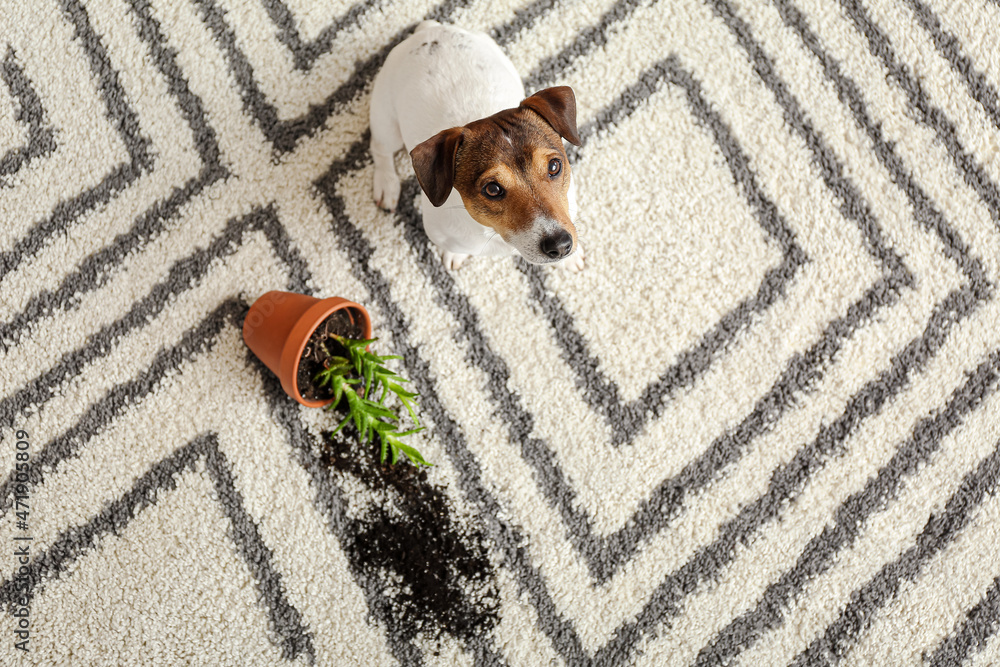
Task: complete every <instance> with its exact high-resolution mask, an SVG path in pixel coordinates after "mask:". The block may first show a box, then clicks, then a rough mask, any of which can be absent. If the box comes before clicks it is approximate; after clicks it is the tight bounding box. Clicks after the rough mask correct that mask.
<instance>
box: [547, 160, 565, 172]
mask: <svg viewBox="0 0 1000 667" xmlns="http://www.w3.org/2000/svg"><path fill="white" fill-rule="evenodd" d="M560 171H562V161H561V160H557V159H555V158H552V159H551V160H549V176H558V175H559V172H560Z"/></svg>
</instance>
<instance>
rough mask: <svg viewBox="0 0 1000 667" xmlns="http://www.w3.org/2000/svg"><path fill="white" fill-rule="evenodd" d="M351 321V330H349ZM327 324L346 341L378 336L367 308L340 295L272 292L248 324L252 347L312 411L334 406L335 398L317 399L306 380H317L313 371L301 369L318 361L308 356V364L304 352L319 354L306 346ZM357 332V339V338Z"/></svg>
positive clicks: (247, 336) (251, 314) (284, 386)
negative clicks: (325, 295) (324, 296)
mask: <svg viewBox="0 0 1000 667" xmlns="http://www.w3.org/2000/svg"><path fill="white" fill-rule="evenodd" d="M338 313H339V314H340V316H339V317H338V315H337V314H338ZM328 321H330V322H329V325H328V324H327V323H328ZM345 321H346V323H347V326H343V323H344V322H345ZM321 325H324V326H331V325H332V326H335V327H338V328H340V330H337V331H335V332H334V333H337V334H339V335H342V336H344V337H346V338H362V339H367V338H371V335H372V323H371V318H370V317H369V315H368V311H367V310H365V308H364V306H362V305H360V304H357V303H354V302H353V301H348V300H347V299H342V298H340V297H338V296H334V297H330V298H328V299H317V298H316V297H312V296H309V295H306V294H296V293H294V292H277V291H275V292H268V293H267V294H264V295H263V296H261V297H260V298H259V299H257V300H256V301H255V302H254V304H253V305H252V306H250V312H248V313H247V316H246V319H245V320H243V340H244V341H245V342H246V344H247V347H249V348H250V350H251V351H252V352H253V353H254V354H255V355H257V358H258V359H260V360H261V361H262V362H264V365H265V366H267V367H268V368H270V369H271V372H273V373H274V374H275V375H277V376H278V379H279V380H280V381H281V387H282V389H284V390H285V392H286V393H287V394H288V395H289V396H291V397H292V398H294V399H295V400H296V401H298V402H299V403H301V404H302V405H305V406H306V407H310V408H320V407H323V406H324V405H329V404H330V403H332V402H333V397H332V396H330V397H316V395H315V391H314V390H313V387H312V386H311V382H309V383H307V382H303V381H302V380H306V379H308V380H311V379H312V378H311V377H309V376H308V375H307V373H308V371H309V369H308V368H303V369H302V372H301V373H300V366H308V365H309V364H308V361H309V357H312V356H313V355H312V354H310V355H308V356H307V359H306V362H307V363H306V364H302V363H301V362H302V361H303V353H304V352H313V350H307V349H306V347H307V344H308V343H309V340H310V337H312V335H313V334H314V333H315V332H316V330H317V329H319V328H320V326H321ZM352 329H354V331H352ZM355 332H356V333H357V335H351V334H352V333H355ZM319 370H322V367H321V368H320V369H319Z"/></svg>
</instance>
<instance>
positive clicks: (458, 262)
mask: <svg viewBox="0 0 1000 667" xmlns="http://www.w3.org/2000/svg"><path fill="white" fill-rule="evenodd" d="M469 257H470V256H469V255H461V254H459V253H457V252H449V251H447V250H445V251H444V252H443V253H442V254H441V261H442V262H444V265H445V267H447V268H449V269H451V270H453V271H454V270H455V269H457V268H458V267H460V266H462V263H463V262H465V260H467V259H469Z"/></svg>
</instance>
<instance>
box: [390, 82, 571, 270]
mask: <svg viewBox="0 0 1000 667" xmlns="http://www.w3.org/2000/svg"><path fill="white" fill-rule="evenodd" d="M563 137H565V138H566V139H568V140H569V141H571V142H573V143H574V144H577V145H579V143H580V138H579V135H578V134H577V130H576V101H575V98H574V97H573V91H572V90H570V89H569V88H568V87H566V86H561V87H558V88H550V89H547V90H543V91H541V92H539V93H536V94H535V95H532V96H531V97H528V98H527V99H525V100H524V101H523V102H522V103H521V105H520V106H519V107H517V108H516V109H505V110H504V111H501V112H499V113H496V114H494V115H492V116H489V117H487V118H483V119H481V120H477V121H474V122H472V123H469V124H468V125H466V126H465V127H458V128H451V129H448V130H444V131H443V132H440V133H438V134H436V135H435V136H433V137H431V138H430V139H428V140H427V141H425V142H423V143H421V144H420V145H418V146H416V147H415V148H414V149H413V150H412V151H411V152H410V156H411V158H412V160H413V168H414V171H416V174H417V180H418V181H419V182H420V187H421V188H422V189H423V191H424V193H425V194H426V195H427V198H428V199H429V200H430V201H431V203H432V204H433V205H434V206H440V205H442V204H443V203H444V202H445V201H446V200H447V199H448V196H449V195H450V194H451V189H452V187H454V188H455V189H456V190H458V192H459V194H460V195H461V196H462V201H463V203H464V204H465V208H466V210H467V211H468V212H469V214H470V215H471V216H472V217H473V219H475V220H476V221H477V222H479V223H480V224H481V225H484V226H486V227H489V228H491V229H493V230H495V231H496V232H497V233H499V234H500V236H501V237H502V238H503V239H504V240H505V241H507V242H508V243H510V244H511V245H513V246H514V247H516V248H517V249H518V250H519V251H520V253H521V254H522V255H523V256H524V257H525V259H527V260H528V261H530V262H533V263H536V264H543V263H549V262H554V261H558V260H560V259H563V258H564V257H566V256H568V255H569V254H571V253H572V252H573V250H574V249H575V248H576V228H575V227H574V226H573V221H572V220H571V219H570V214H569V198H568V193H569V186H570V178H571V170H570V166H569V161H568V160H567V159H566V150H565V148H564V147H563V143H562V138H563Z"/></svg>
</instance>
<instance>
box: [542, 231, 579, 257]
mask: <svg viewBox="0 0 1000 667" xmlns="http://www.w3.org/2000/svg"><path fill="white" fill-rule="evenodd" d="M572 251H573V237H572V236H571V235H570V233H569V232H567V231H566V230H565V229H560V230H559V231H558V232H556V233H555V234H550V235H549V236H546V237H545V238H544V239H542V252H544V253H545V254H546V255H548V256H549V257H551V258H552V259H562V258H563V257H565V256H566V255H568V254H570V252H572Z"/></svg>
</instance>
